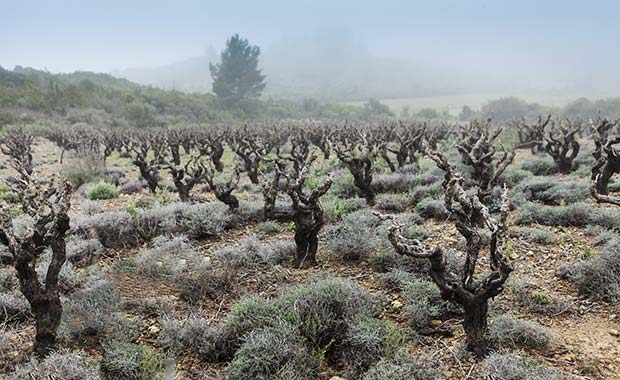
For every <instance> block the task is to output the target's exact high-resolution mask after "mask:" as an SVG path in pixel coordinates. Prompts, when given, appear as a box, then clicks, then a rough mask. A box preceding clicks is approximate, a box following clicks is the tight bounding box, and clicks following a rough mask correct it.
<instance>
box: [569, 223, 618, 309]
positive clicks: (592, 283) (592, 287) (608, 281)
mask: <svg viewBox="0 0 620 380" xmlns="http://www.w3.org/2000/svg"><path fill="white" fill-rule="evenodd" d="M600 239H601V242H604V243H603V245H602V247H601V249H600V251H601V252H600V254H598V255H592V256H590V257H582V258H581V259H579V260H577V261H576V262H574V263H572V264H568V265H562V266H561V267H560V268H559V272H560V275H561V276H563V277H565V278H567V279H568V280H569V281H571V282H573V283H574V284H575V285H576V286H577V289H578V290H579V293H580V294H582V295H585V296H587V297H590V298H592V299H597V300H603V301H607V302H610V303H613V304H618V303H620V237H618V236H617V235H615V234H614V235H613V236H609V234H608V233H604V235H603V236H602V237H601V238H600Z"/></svg>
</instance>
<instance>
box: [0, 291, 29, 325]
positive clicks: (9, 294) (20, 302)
mask: <svg viewBox="0 0 620 380" xmlns="http://www.w3.org/2000/svg"><path fill="white" fill-rule="evenodd" d="M29 317H30V304H29V303H28V300H27V299H26V297H24V296H23V295H22V294H21V293H20V292H19V291H18V290H11V291H2V292H0V323H6V322H19V321H25V320H27V319H28V318H29Z"/></svg>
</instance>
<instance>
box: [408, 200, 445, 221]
mask: <svg viewBox="0 0 620 380" xmlns="http://www.w3.org/2000/svg"><path fill="white" fill-rule="evenodd" d="M415 211H416V213H418V214H419V215H420V216H421V217H423V218H426V219H429V218H434V219H443V220H445V219H447V218H448V217H449V216H450V213H449V212H448V210H446V206H445V204H444V201H443V200H439V199H430V198H425V199H422V200H421V201H420V202H418V204H417V205H416V207H415Z"/></svg>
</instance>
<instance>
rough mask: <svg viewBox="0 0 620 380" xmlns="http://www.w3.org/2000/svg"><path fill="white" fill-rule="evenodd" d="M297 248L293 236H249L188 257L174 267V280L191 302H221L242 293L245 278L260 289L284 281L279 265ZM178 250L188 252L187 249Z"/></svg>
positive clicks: (182, 252)
mask: <svg viewBox="0 0 620 380" xmlns="http://www.w3.org/2000/svg"><path fill="white" fill-rule="evenodd" d="M295 249H296V247H295V243H294V242H293V241H291V240H290V239H279V240H269V241H261V240H259V239H258V237H256V236H250V237H247V238H244V239H243V240H241V241H240V242H239V243H237V244H234V245H230V246H225V247H223V248H221V249H219V250H217V251H216V252H214V253H213V255H211V257H209V258H205V259H197V258H192V257H189V258H186V259H185V262H184V263H183V264H182V265H183V268H180V270H177V271H175V273H174V276H173V281H174V283H175V284H176V286H177V288H178V289H179V291H180V293H181V297H182V298H183V299H185V300H186V301H188V302H191V303H198V302H203V301H206V300H212V301H217V302H219V301H221V300H222V299H224V298H225V297H227V298H230V297H234V296H235V295H237V294H239V293H240V292H241V290H242V289H243V288H244V285H245V283H246V282H248V283H247V286H252V288H253V289H254V290H257V289H258V290H259V291H260V290H261V288H265V289H267V288H272V287H273V285H274V284H277V283H281V282H282V281H284V280H285V279H284V278H283V275H282V272H281V271H279V270H278V266H279V265H282V264H285V263H287V262H288V261H289V260H290V259H291V258H292V257H294V254H295ZM178 251H179V252H180V253H181V254H182V255H187V250H186V249H181V250H178ZM164 252H165V251H164ZM149 261H150V259H149V260H147V262H149ZM187 263H191V265H187ZM274 266H275V267H274ZM249 273H260V276H248V274H249Z"/></svg>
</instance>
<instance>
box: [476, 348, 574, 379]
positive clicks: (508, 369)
mask: <svg viewBox="0 0 620 380" xmlns="http://www.w3.org/2000/svg"><path fill="white" fill-rule="evenodd" d="M484 372H485V376H486V378H488V379H494V380H516V379H528V380H560V379H567V378H571V377H570V375H568V374H565V373H562V372H560V371H558V370H556V369H555V368H551V367H548V366H546V365H544V364H542V363H541V362H540V361H538V360H536V359H534V358H532V357H531V356H529V355H527V354H526V353H524V352H510V351H508V352H496V353H492V354H490V355H489V356H488V357H487V358H486V359H485V360H484Z"/></svg>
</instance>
